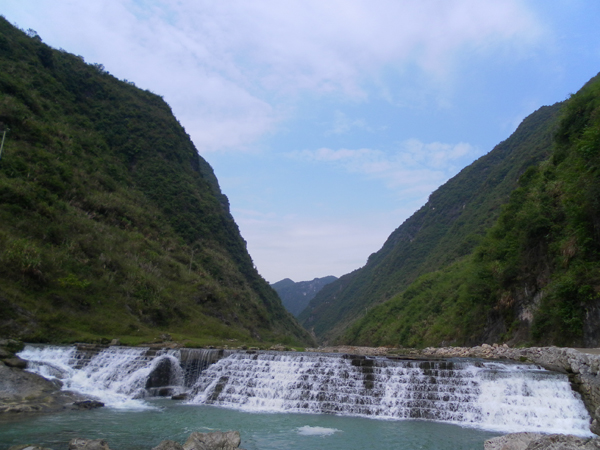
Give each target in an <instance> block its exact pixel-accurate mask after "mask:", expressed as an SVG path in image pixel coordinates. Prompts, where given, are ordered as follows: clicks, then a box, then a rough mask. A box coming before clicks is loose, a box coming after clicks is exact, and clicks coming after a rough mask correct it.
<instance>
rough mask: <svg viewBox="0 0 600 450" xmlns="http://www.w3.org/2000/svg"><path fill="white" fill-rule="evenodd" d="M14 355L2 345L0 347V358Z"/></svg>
mask: <svg viewBox="0 0 600 450" xmlns="http://www.w3.org/2000/svg"><path fill="white" fill-rule="evenodd" d="M13 356H15V355H14V353H13V352H9V351H8V350H7V349H5V348H4V347H0V359H6V358H11V357H13Z"/></svg>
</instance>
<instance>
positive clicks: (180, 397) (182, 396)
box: [171, 394, 188, 400]
mask: <svg viewBox="0 0 600 450" xmlns="http://www.w3.org/2000/svg"><path fill="white" fill-rule="evenodd" d="M187 399H188V395H187V394H177V395H173V396H171V400H187Z"/></svg>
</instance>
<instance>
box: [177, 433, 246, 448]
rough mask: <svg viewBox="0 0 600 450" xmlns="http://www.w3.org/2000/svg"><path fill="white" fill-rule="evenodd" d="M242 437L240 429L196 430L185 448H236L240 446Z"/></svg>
mask: <svg viewBox="0 0 600 450" xmlns="http://www.w3.org/2000/svg"><path fill="white" fill-rule="evenodd" d="M241 442H242V439H241V437H240V432H239V431H226V432H221V431H215V432H213V433H198V432H194V433H192V434H191V435H190V437H189V438H188V440H187V441H185V444H183V449H184V450H234V449H237V448H239V446H240V443H241Z"/></svg>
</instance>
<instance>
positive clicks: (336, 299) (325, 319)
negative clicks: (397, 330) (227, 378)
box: [298, 104, 561, 342]
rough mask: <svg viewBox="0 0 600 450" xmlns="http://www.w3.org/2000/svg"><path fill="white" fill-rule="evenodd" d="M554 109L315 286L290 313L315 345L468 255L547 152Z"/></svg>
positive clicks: (536, 114) (542, 112)
mask: <svg viewBox="0 0 600 450" xmlns="http://www.w3.org/2000/svg"><path fill="white" fill-rule="evenodd" d="M560 108H561V105H560V104H555V105H552V106H545V107H542V108H540V109H539V110H538V111H536V112H534V113H533V114H531V115H530V116H529V117H527V118H526V119H525V120H523V122H522V123H521V124H520V126H519V127H518V128H517V130H516V131H515V132H514V133H513V134H512V135H511V136H510V137H509V138H508V139H506V140H505V141H503V142H501V143H500V144H498V145H497V146H496V147H495V148H494V149H493V150H492V151H491V152H489V153H488V154H487V155H485V156H482V157H481V158H479V159H478V160H477V161H475V162H474V163H472V164H471V165H470V166H468V167H466V168H465V169H463V170H462V171H461V172H460V173H459V174H458V175H456V176H455V177H453V178H452V179H451V180H449V181H448V182H447V183H445V184H444V185H443V186H441V187H440V188H439V189H437V190H436V191H435V192H434V193H432V194H431V196H430V197H429V200H428V202H427V203H426V204H425V205H424V206H423V207H422V208H420V209H419V210H418V211H417V212H416V213H415V214H413V215H412V216H411V217H410V218H409V219H407V220H406V221H405V222H404V223H403V224H402V225H401V226H400V227H398V228H397V229H396V230H395V231H394V232H393V233H392V234H391V235H390V237H389V238H388V239H387V241H386V242H385V244H384V245H383V247H382V248H381V249H380V250H379V251H378V252H376V253H374V254H372V255H371V256H370V257H369V259H368V261H367V264H366V265H365V266H364V267H362V268H360V269H357V270H355V271H354V272H352V273H350V274H347V275H344V276H342V277H340V278H339V279H338V280H337V281H335V282H333V283H331V284H329V285H327V286H326V287H325V288H323V289H322V290H321V291H320V292H319V293H318V294H317V295H316V296H315V298H314V299H313V300H312V301H311V302H310V304H309V306H308V307H307V308H306V309H305V310H304V311H303V312H302V313H301V314H300V316H299V317H298V320H299V321H300V323H302V325H303V326H304V327H305V328H306V329H309V330H312V331H313V332H314V333H315V334H316V336H317V337H318V338H319V339H320V340H321V341H322V342H332V341H334V340H335V339H337V338H339V337H340V336H341V335H342V334H343V333H344V332H345V330H346V329H347V327H348V326H350V324H352V322H354V321H355V320H357V319H360V318H361V317H363V316H364V315H365V313H366V312H367V311H368V310H369V309H370V308H373V307H374V306H376V305H379V304H381V303H383V302H385V301H387V300H389V299H391V298H392V297H394V296H395V295H396V294H398V293H400V292H402V291H404V290H405V289H407V288H408V286H409V285H410V284H411V283H412V282H414V281H415V280H416V279H417V278H418V277H419V276H422V275H424V274H427V273H430V272H433V271H436V270H439V269H441V268H443V267H446V266H448V265H449V264H451V263H452V262H454V261H457V260H459V259H461V258H464V257H465V256H466V255H469V254H470V253H471V252H472V251H473V249H474V248H475V246H476V245H477V244H478V243H479V242H480V241H481V239H482V237H483V236H484V235H485V232H486V230H487V229H488V228H490V227H491V226H492V225H493V224H494V223H495V221H496V219H497V218H498V216H499V214H500V211H501V206H502V205H503V204H504V203H506V202H507V201H508V199H509V196H510V193H511V192H512V191H513V190H514V189H515V188H516V187H517V183H518V179H519V177H520V176H521V175H522V174H523V173H524V172H525V171H526V170H527V169H528V168H529V167H532V166H534V165H536V164H538V163H539V162H540V161H542V160H544V159H546V158H547V157H548V155H549V154H550V151H551V147H552V136H553V133H554V129H555V127H556V122H557V117H558V114H559V111H560Z"/></svg>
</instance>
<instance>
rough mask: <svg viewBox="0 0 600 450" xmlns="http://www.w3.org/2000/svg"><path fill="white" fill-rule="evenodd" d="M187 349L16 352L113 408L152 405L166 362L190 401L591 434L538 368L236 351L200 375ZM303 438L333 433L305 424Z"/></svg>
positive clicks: (574, 399)
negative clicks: (157, 378) (150, 386)
mask: <svg viewBox="0 0 600 450" xmlns="http://www.w3.org/2000/svg"><path fill="white" fill-rule="evenodd" d="M190 351H191V350H190ZM190 351H187V350H181V351H179V350H162V351H159V352H154V353H153V352H149V351H148V349H144V348H115V347H112V348H108V349H106V350H103V351H102V352H100V353H98V354H96V355H92V356H91V357H89V355H88V356H87V358H86V357H84V356H83V355H82V353H81V352H78V351H77V349H76V348H75V347H33V346H27V347H26V348H25V350H24V351H23V352H21V353H20V354H19V356H20V357H21V358H23V359H26V360H28V361H30V368H29V369H28V370H31V371H33V372H37V373H39V374H41V375H43V376H45V377H47V378H56V379H60V380H61V381H62V382H63V383H64V384H63V389H68V390H74V391H77V392H81V393H83V394H86V395H89V396H92V397H95V398H97V399H99V400H100V401H102V402H104V403H105V404H106V405H107V406H109V407H113V408H124V409H132V408H133V409H141V408H150V406H149V405H148V403H147V402H144V400H143V398H144V397H147V396H149V395H150V391H151V390H150V389H148V383H149V382H148V380H149V379H150V378H151V377H153V376H155V375H156V373H157V372H159V370H158V369H159V365H161V364H164V361H165V360H169V362H170V365H169V364H168V365H167V367H168V369H167V376H166V379H164V378H165V377H164V376H163V377H162V378H163V381H162V384H160V383H159V384H158V386H166V387H168V388H169V389H170V391H169V392H171V393H178V392H184V391H189V392H190V393H191V399H190V401H189V403H190V404H212V405H218V406H225V407H228V408H235V409H240V410H246V411H255V412H266V411H270V412H303V413H334V414H337V415H352V416H366V417H372V418H378V419H391V420H402V419H426V420H434V421H442V422H448V423H454V424H459V425H462V426H474V427H478V428H482V429H487V430H493V431H501V432H517V431H538V432H547V433H551V432H552V433H569V434H576V435H582V436H588V435H590V432H589V415H588V413H587V411H586V410H585V407H584V406H583V402H582V401H581V399H580V398H579V395H578V394H576V393H574V392H573V391H572V390H571V387H570V384H569V382H568V379H567V377H566V376H564V375H561V374H556V373H552V372H547V371H545V370H543V369H541V368H539V367H536V366H529V365H515V364H503V363H497V362H481V361H479V362H472V361H438V362H428V361H396V360H390V359H386V358H380V359H369V358H358V357H348V356H342V355H322V354H310V353H298V354H294V353H271V352H261V353H254V354H250V353H245V352H239V353H232V354H229V355H225V356H226V357H224V358H223V359H221V360H219V361H217V362H215V363H214V364H212V365H210V366H209V367H208V368H206V369H204V368H205V367H206V365H207V364H208V363H207V362H206V361H208V359H206V358H207V356H206V355H204V354H202V356H201V358H200V359H198V356H197V355H196V356H191V355H190V354H188V353H184V352H190ZM196 352H199V351H196ZM205 352H210V351H205ZM214 354H215V353H213V355H214ZM194 358H196V359H194ZM202 358H204V359H202ZM213 360H214V359H213ZM198 361H202V363H199V362H198ZM203 369H204V370H203ZM153 386H154V387H156V386H157V384H154V385H153ZM152 392H153V391H152ZM298 433H300V434H315V435H327V434H328V433H335V430H333V431H331V429H320V428H319V427H308V428H306V429H305V427H304V428H300V429H298Z"/></svg>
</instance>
